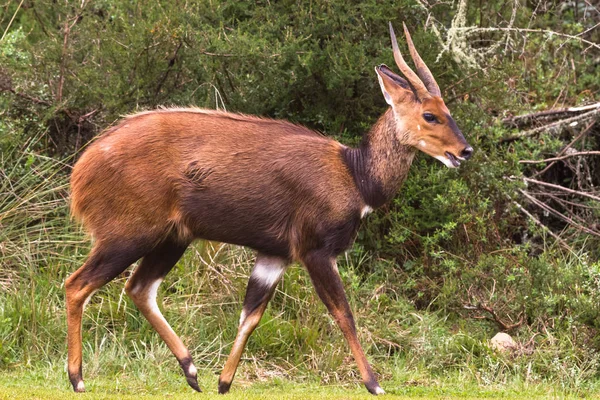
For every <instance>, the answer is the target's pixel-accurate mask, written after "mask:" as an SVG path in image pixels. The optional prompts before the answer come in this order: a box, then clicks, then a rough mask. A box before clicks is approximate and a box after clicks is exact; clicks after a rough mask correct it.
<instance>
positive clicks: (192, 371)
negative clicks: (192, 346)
mask: <svg viewBox="0 0 600 400" xmlns="http://www.w3.org/2000/svg"><path fill="white" fill-rule="evenodd" d="M187 372H188V375H191V376H196V375H197V374H198V370H197V369H196V367H195V366H194V364H190V367H189V368H188V371H187Z"/></svg>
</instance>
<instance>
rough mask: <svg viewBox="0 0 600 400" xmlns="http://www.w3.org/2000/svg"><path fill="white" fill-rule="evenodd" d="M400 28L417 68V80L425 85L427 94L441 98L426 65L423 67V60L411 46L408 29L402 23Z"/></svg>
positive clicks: (440, 93)
mask: <svg viewBox="0 0 600 400" xmlns="http://www.w3.org/2000/svg"><path fill="white" fill-rule="evenodd" d="M402 26H403V27H404V35H405V36H406V43H407V44H408V50H409V51H410V56H411V57H412V59H413V61H414V63H415V67H417V74H418V75H419V78H421V81H422V82H423V83H424V84H425V87H426V88H427V90H429V93H431V94H432V95H434V96H440V97H441V95H442V92H441V91H440V87H439V86H438V84H437V82H436V81H435V78H434V77H433V75H432V74H431V71H429V68H427V65H425V63H424V62H423V59H422V58H421V56H420V55H419V53H417V49H415V45H414V44H413V41H412V38H411V37H410V33H408V29H407V28H406V24H405V23H404V22H403V23H402Z"/></svg>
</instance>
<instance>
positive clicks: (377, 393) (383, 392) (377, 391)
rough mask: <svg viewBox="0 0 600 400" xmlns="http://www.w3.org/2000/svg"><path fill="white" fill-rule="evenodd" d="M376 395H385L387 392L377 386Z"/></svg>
mask: <svg viewBox="0 0 600 400" xmlns="http://www.w3.org/2000/svg"><path fill="white" fill-rule="evenodd" d="M375 394H376V395H380V394H385V391H384V390H383V389H382V388H381V387H379V386H377V387H376V388H375Z"/></svg>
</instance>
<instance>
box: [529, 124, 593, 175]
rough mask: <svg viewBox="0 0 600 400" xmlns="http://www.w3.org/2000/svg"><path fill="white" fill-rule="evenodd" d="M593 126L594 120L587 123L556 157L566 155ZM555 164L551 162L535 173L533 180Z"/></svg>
mask: <svg viewBox="0 0 600 400" xmlns="http://www.w3.org/2000/svg"><path fill="white" fill-rule="evenodd" d="M595 124H596V121H595V120H594V121H592V122H590V123H589V124H588V125H587V126H586V127H585V128H584V129H583V130H582V131H581V132H580V133H579V135H577V136H576V137H575V139H573V140H572V141H571V143H569V144H568V145H566V146H565V147H564V148H563V149H562V150H561V151H560V152H559V153H558V154H557V156H558V157H560V156H562V155H563V154H565V153H566V152H567V151H568V150H569V149H570V148H571V147H572V146H573V145H574V144H575V143H577V142H578V141H579V139H581V138H582V137H584V136H585V135H587V134H588V133H589V132H590V130H591V129H592V127H593V126H594V125H595ZM555 163H556V161H553V162H551V163H550V164H548V165H546V167H545V168H544V169H543V170H541V171H539V172H536V173H535V174H534V175H533V177H534V178H535V177H537V176H540V175H543V174H544V172H546V171H548V170H549V169H550V168H552V166H553V165H554V164H555Z"/></svg>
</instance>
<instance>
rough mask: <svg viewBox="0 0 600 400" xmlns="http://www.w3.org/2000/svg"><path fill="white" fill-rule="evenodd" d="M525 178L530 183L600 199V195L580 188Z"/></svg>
mask: <svg viewBox="0 0 600 400" xmlns="http://www.w3.org/2000/svg"><path fill="white" fill-rule="evenodd" d="M523 180H524V181H525V182H529V183H535V184H536V185H542V186H547V187H551V188H553V189H558V190H562V191H565V192H567V193H571V194H576V195H580V196H584V197H588V198H590V199H592V200H596V201H600V197H598V196H594V195H593V194H589V193H588V192H582V191H580V190H573V189H569V188H566V187H564V186H560V185H555V184H553V183H548V182H543V181H538V180H537V179H531V178H523Z"/></svg>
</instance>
